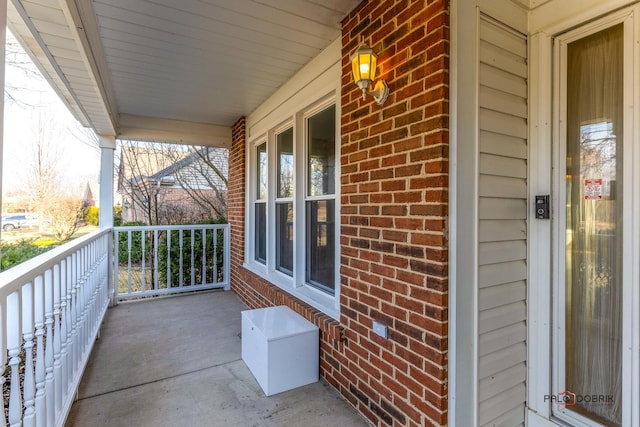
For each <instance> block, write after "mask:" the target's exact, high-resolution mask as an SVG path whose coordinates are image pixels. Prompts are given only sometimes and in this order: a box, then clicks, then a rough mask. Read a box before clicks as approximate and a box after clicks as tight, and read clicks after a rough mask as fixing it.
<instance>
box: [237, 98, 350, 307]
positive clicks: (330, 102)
mask: <svg viewBox="0 0 640 427" xmlns="http://www.w3.org/2000/svg"><path fill="white" fill-rule="evenodd" d="M337 94H339V90H337V89H336V90H334V91H331V93H329V94H328V95H326V96H324V97H322V98H320V99H318V100H317V101H315V102H313V103H311V104H308V105H306V106H304V107H303V108H300V109H298V110H297V111H293V112H291V113H290V114H289V115H288V116H286V117H284V118H283V120H281V121H280V122H279V123H278V124H277V125H274V126H273V127H271V128H269V129H268V130H267V131H266V132H264V133H263V134H261V135H257V136H256V137H254V138H250V139H249V140H248V142H247V150H246V153H247V159H246V165H247V168H246V171H247V173H246V189H247V193H246V194H247V195H248V197H246V206H247V207H246V209H245V212H246V217H245V230H246V235H245V254H247V256H246V257H245V262H244V265H243V266H244V267H245V268H246V269H248V270H250V271H252V272H253V273H255V274H257V275H258V276H260V277H262V278H264V279H266V280H267V281H269V282H271V283H272V284H274V285H276V286H278V287H280V288H281V289H283V290H285V291H287V292H288V293H290V294H291V295H293V296H295V297H297V298H299V299H301V300H303V301H305V302H307V303H308V304H310V305H311V306H313V307H315V308H317V309H318V310H321V311H322V312H324V313H326V314H328V315H329V316H331V317H333V318H334V319H339V318H340V116H341V114H340V104H339V96H338V95H337ZM331 106H335V156H336V167H335V192H334V194H333V196H323V197H322V199H323V200H324V199H328V198H331V197H332V198H333V199H334V200H335V203H334V209H335V210H334V226H335V230H334V236H335V241H334V244H335V251H334V252H335V260H334V267H335V268H334V270H335V271H334V274H335V278H334V283H335V288H334V294H333V295H330V294H329V293H327V292H325V291H322V290H320V289H318V288H317V287H315V286H313V285H310V284H307V283H306V230H305V224H306V218H305V202H306V200H307V199H308V197H307V196H306V193H307V191H306V188H307V178H308V177H307V170H306V169H307V167H306V163H307V162H306V156H307V119H308V118H309V117H311V116H313V115H314V114H316V113H319V112H321V111H322V110H324V109H326V108H329V107H331ZM291 127H292V128H293V139H294V142H293V151H294V191H293V193H294V195H293V199H292V201H293V212H294V259H293V276H289V275H287V274H285V273H282V272H280V271H279V270H278V269H277V268H276V265H275V251H276V236H275V228H276V227H275V225H276V218H275V206H276V199H277V173H278V171H277V170H276V168H277V159H276V156H277V153H276V150H277V147H276V135H277V134H279V133H281V132H282V131H285V130H287V129H289V128H291ZM264 141H266V143H267V159H268V161H267V174H268V177H269V178H268V179H269V181H268V185H267V206H266V212H267V260H266V265H265V264H262V263H260V262H258V261H256V259H255V249H256V248H255V207H254V206H255V194H256V188H255V187H256V185H257V174H256V173H257V170H256V167H255V165H256V161H257V158H256V156H257V147H258V146H259V145H260V144H261V143H263V142H264Z"/></svg>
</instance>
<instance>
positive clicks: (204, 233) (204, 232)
mask: <svg viewBox="0 0 640 427" xmlns="http://www.w3.org/2000/svg"><path fill="white" fill-rule="evenodd" d="M201 283H202V284H203V285H204V284H205V283H207V229H206V228H203V229H202V280H201Z"/></svg>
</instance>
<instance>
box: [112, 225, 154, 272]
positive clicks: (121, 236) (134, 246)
mask: <svg viewBox="0 0 640 427" xmlns="http://www.w3.org/2000/svg"><path fill="white" fill-rule="evenodd" d="M141 225H147V224H146V223H145V222H142V221H131V222H125V223H124V224H122V226H123V227H127V226H130V227H134V226H141ZM129 233H131V262H132V263H134V264H135V263H139V262H140V261H142V234H143V232H142V231H130V232H129V231H121V232H119V233H118V262H119V263H120V264H126V263H127V262H128V261H129V244H128V240H129ZM145 234H150V233H145ZM148 243H149V242H148V241H147V242H145V244H146V247H145V251H146V252H147V253H148V251H149V250H150V246H149V244H148Z"/></svg>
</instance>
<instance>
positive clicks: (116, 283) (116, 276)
mask: <svg viewBox="0 0 640 427" xmlns="http://www.w3.org/2000/svg"><path fill="white" fill-rule="evenodd" d="M113 241H114V244H113V246H114V251H113V254H114V257H115V262H114V263H113V264H115V265H114V266H113V304H115V302H116V301H117V300H118V293H119V290H120V232H119V231H118V229H115V230H114V231H113Z"/></svg>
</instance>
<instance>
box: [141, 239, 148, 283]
mask: <svg viewBox="0 0 640 427" xmlns="http://www.w3.org/2000/svg"><path fill="white" fill-rule="evenodd" d="M140 239H141V246H142V267H141V268H142V274H141V276H142V277H141V282H142V283H141V284H140V290H141V291H142V292H144V291H146V290H147V278H146V277H145V273H146V271H145V270H146V268H145V262H146V261H147V251H146V249H147V232H146V231H145V230H142V231H140Z"/></svg>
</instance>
